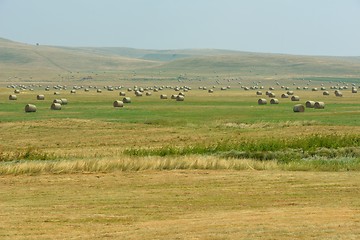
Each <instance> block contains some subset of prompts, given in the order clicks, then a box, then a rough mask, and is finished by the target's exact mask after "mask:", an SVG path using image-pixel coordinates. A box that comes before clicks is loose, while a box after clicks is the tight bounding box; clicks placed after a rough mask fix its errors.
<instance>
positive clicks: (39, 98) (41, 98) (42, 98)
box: [36, 94, 45, 100]
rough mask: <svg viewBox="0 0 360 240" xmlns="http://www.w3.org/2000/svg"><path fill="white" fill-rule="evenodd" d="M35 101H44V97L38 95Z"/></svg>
mask: <svg viewBox="0 0 360 240" xmlns="http://www.w3.org/2000/svg"><path fill="white" fill-rule="evenodd" d="M36 99H37V100H45V96H44V95H43V94H39V95H37V96H36Z"/></svg>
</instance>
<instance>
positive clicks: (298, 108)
mask: <svg viewBox="0 0 360 240" xmlns="http://www.w3.org/2000/svg"><path fill="white" fill-rule="evenodd" d="M293 111H294V112H305V107H304V105H302V104H296V105H295V106H294V108H293Z"/></svg>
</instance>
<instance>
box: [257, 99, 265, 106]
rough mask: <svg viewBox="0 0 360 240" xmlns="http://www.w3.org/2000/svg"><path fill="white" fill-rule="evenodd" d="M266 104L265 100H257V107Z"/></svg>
mask: <svg viewBox="0 0 360 240" xmlns="http://www.w3.org/2000/svg"><path fill="white" fill-rule="evenodd" d="M266 103H267V101H266V99H265V98H259V100H258V104H259V105H265V104H266Z"/></svg>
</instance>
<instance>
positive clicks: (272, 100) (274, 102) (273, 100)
mask: <svg viewBox="0 0 360 240" xmlns="http://www.w3.org/2000/svg"><path fill="white" fill-rule="evenodd" d="M270 104H279V100H278V99H277V98H272V99H271V100H270Z"/></svg>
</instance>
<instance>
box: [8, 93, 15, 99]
mask: <svg viewBox="0 0 360 240" xmlns="http://www.w3.org/2000/svg"><path fill="white" fill-rule="evenodd" d="M9 100H17V96H16V95H15V94H10V95H9Z"/></svg>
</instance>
